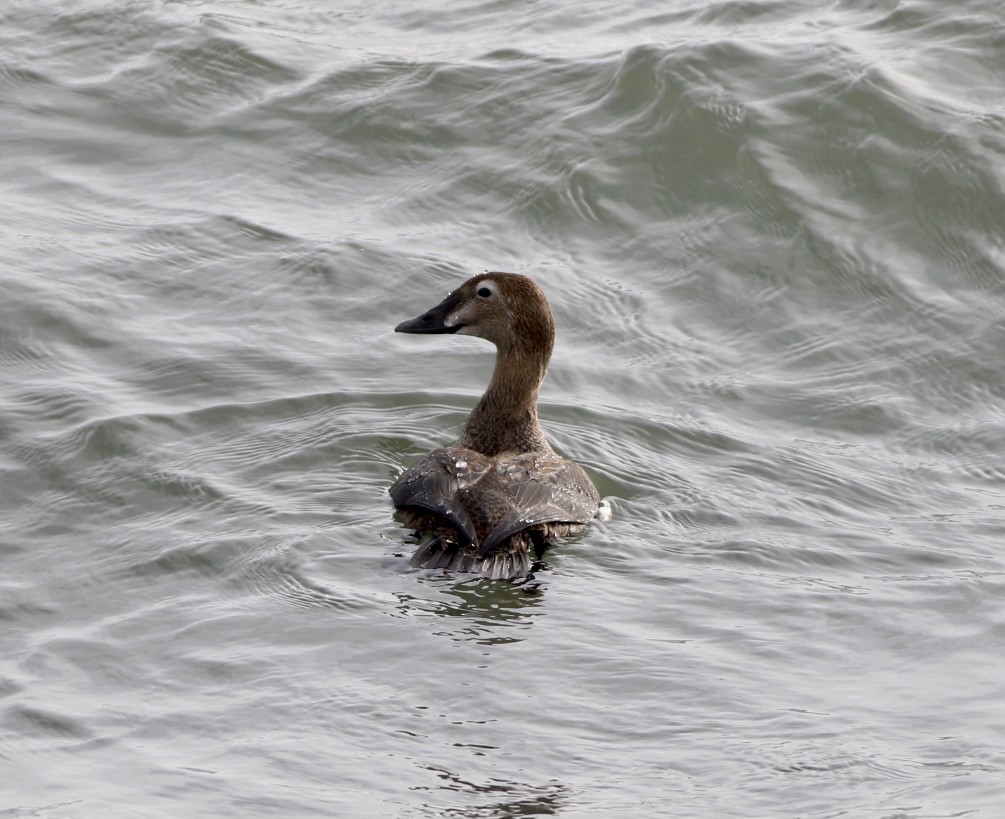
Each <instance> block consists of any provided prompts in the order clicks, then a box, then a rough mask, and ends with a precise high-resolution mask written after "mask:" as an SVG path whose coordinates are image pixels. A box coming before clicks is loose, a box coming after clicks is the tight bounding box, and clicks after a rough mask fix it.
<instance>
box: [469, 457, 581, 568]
mask: <svg viewBox="0 0 1005 819" xmlns="http://www.w3.org/2000/svg"><path fill="white" fill-rule="evenodd" d="M461 494H462V495H463V496H467V497H466V498H465V501H464V506H465V508H466V509H467V510H468V514H469V517H470V518H471V519H472V520H473V522H474V523H475V524H476V528H479V529H483V530H487V534H485V535H484V537H483V538H482V541H481V545H480V546H479V548H478V557H487V556H488V555H490V554H491V553H492V552H493V551H494V550H495V549H496V548H497V547H498V546H499V545H500V544H502V543H504V542H505V541H506V540H507V539H508V538H509V537H511V536H512V535H514V534H516V533H517V532H519V531H522V530H523V529H526V528H528V527H530V526H536V525H538V524H542V523H579V524H586V523H589V522H590V521H592V520H593V519H594V517H596V514H597V505H598V503H599V502H600V494H599V493H598V492H597V489H596V487H595V486H594V485H593V481H591V480H590V479H589V477H588V476H587V474H586V473H585V472H584V471H583V469H582V467H580V466H579V464H576V463H573V462H572V461H567V460H566V459H565V458H560V457H559V456H558V455H555V454H553V453H540V452H525V453H521V454H518V455H512V456H501V457H500V459H499V461H498V463H497V464H496V467H495V469H493V470H491V471H489V472H487V473H486V474H485V475H484V476H483V477H482V478H481V479H480V480H479V481H478V483H477V485H475V486H471V487H468V488H467V489H466V490H464V491H462V492H461ZM486 519H487V520H486ZM485 522H488V523H489V525H488V526H485ZM479 523H481V524H482V526H478V524H479Z"/></svg>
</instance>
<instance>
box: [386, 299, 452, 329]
mask: <svg viewBox="0 0 1005 819" xmlns="http://www.w3.org/2000/svg"><path fill="white" fill-rule="evenodd" d="M460 303H461V295H460V294H459V293H457V292H454V293H451V294H450V295H449V296H447V297H446V298H445V299H444V300H443V301H441V302H440V303H439V304H437V305H436V307H434V308H432V309H431V310H427V311H426V312H425V313H423V314H422V315H421V316H416V317H415V318H413V319H409V320H408V321H403V322H401V324H399V325H398V326H397V327H395V328H394V332H396V333H456V332H457V331H458V330H460V329H461V328H462V327H463V326H464V325H463V324H461V323H460V322H459V321H456V320H454V321H453V322H452V323H450V324H448V323H447V322H448V321H450V316H451V314H452V313H453V312H454V310H456V309H457V306H458V305H459V304H460Z"/></svg>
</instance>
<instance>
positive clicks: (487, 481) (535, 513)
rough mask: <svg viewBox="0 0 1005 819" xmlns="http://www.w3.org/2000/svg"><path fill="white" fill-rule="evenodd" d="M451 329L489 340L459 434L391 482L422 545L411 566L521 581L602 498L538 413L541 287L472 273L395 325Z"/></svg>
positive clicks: (544, 315)
mask: <svg viewBox="0 0 1005 819" xmlns="http://www.w3.org/2000/svg"><path fill="white" fill-rule="evenodd" d="M394 329H395V332H398V333H458V334H460V335H469V336H478V337H479V338H484V339H486V340H487V341H491V342H492V343H493V344H495V346H496V365H495V371H494V372H493V374H492V380H491V382H489V386H488V389H486V390H485V394H484V395H483V396H482V399H481V401H479V402H478V406H476V407H475V408H474V410H472V412H471V415H470V416H469V417H468V420H467V423H466V424H465V425H464V432H463V433H462V434H461V437H460V439H459V440H458V441H457V442H456V443H454V444H451V445H450V446H448V447H445V448H443V449H435V450H433V451H432V452H430V453H429V454H428V455H424V456H423V457H421V458H420V459H419V460H418V461H417V462H416V463H415V464H413V465H412V467H410V468H409V469H407V470H406V471H405V472H404V473H403V474H402V475H401V477H400V478H398V480H397V481H395V482H394V484H393V485H392V486H391V489H390V493H391V499H392V501H393V502H394V505H395V507H396V508H397V510H398V512H399V513H400V515H401V517H402V519H403V520H404V522H405V524H406V525H407V526H409V527H410V528H412V529H415V530H416V534H417V537H419V538H420V543H419V547H418V548H417V549H416V551H415V554H413V555H412V565H413V566H417V567H420V568H427V569H438V568H444V569H451V570H454V571H459V572H478V573H480V574H482V575H484V576H486V577H491V578H517V577H523V576H525V575H526V574H527V573H528V572H529V571H530V568H531V552H533V553H534V555H535V557H538V558H539V557H540V556H541V555H542V554H543V553H544V550H545V549H546V548H547V547H548V546H549V545H550V544H551V542H552V541H553V540H554V539H555V538H559V537H567V536H569V535H573V534H577V533H579V532H581V531H583V530H584V529H585V528H586V525H587V524H589V523H590V521H592V520H593V519H594V518H595V517H596V516H597V509H598V503H599V501H600V496H599V494H598V493H597V490H596V488H595V487H594V486H593V482H592V481H591V480H590V479H589V478H588V477H587V475H586V473H585V472H584V471H583V470H582V468H581V467H579V466H578V465H577V464H574V463H573V462H572V461H567V460H566V459H565V458H562V457H560V456H558V455H556V454H555V451H554V450H553V449H552V448H551V445H550V444H549V443H548V439H547V438H546V437H545V435H544V431H543V430H542V429H541V425H540V423H539V422H538V420H537V396H538V392H539V390H540V388H541V382H542V381H543V380H544V375H545V372H546V371H547V369H548V361H549V359H550V358H551V350H552V347H553V345H554V342H555V322H554V319H553V318H552V315H551V309H550V308H549V307H548V301H547V299H546V298H545V296H544V292H543V291H542V290H541V288H540V287H538V286H537V285H536V284H535V283H534V282H533V281H532V280H531V279H529V278H527V277H526V276H521V275H518V274H516V273H483V274H482V275H480V276H475V277H473V278H471V279H469V280H468V281H466V282H465V283H464V284H462V285H461V286H460V287H459V288H457V289H456V290H455V291H454V292H453V293H451V294H450V295H448V296H447V297H446V299H444V300H443V301H442V302H441V303H440V304H438V305H436V307H434V308H432V309H431V310H429V311H428V312H425V313H423V314H422V315H421V316H418V317H417V318H414V319H411V320H410V321H405V322H402V323H401V324H399V325H398V326H397V327H395V328H394Z"/></svg>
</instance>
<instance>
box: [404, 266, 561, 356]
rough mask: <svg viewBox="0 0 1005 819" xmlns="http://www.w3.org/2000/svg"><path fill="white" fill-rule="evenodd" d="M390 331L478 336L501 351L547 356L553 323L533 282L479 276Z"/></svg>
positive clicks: (512, 275)
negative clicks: (518, 350)
mask: <svg viewBox="0 0 1005 819" xmlns="http://www.w3.org/2000/svg"><path fill="white" fill-rule="evenodd" d="M394 331H395V332H396V333H456V334H458V335H466V336H476V337H478V338H484V339H485V340H486V341H491V342H492V343H493V344H495V346H496V347H497V348H498V349H499V350H500V351H505V350H509V349H512V348H514V347H523V346H531V347H534V348H536V349H537V350H538V351H539V352H544V353H545V355H550V353H551V347H552V344H553V343H554V338H555V321H554V319H553V318H552V315H551V309H550V308H549V307H548V300H547V299H546V298H545V295H544V291H542V290H541V288H540V287H538V286H537V284H535V283H534V281H533V280H532V279H529V278H528V277H527V276H521V275H520V274H518V273H482V274H480V275H478V276H473V277H472V278H470V279H468V280H467V281H466V282H464V284H462V285H461V286H460V287H458V288H457V289H456V290H454V291H453V292H452V293H450V294H449V295H448V296H447V297H446V298H445V299H444V300H443V301H441V302H440V303H439V304H437V305H436V306H435V307H433V308H431V309H430V310H427V311H426V312H425V313H422V314H421V315H419V316H416V317H415V318H413V319H409V320H408V321H403V322H402V323H401V324H399V325H398V326H397V327H395V328H394Z"/></svg>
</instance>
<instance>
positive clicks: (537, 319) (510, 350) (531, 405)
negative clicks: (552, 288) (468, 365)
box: [457, 285, 555, 456]
mask: <svg viewBox="0 0 1005 819" xmlns="http://www.w3.org/2000/svg"><path fill="white" fill-rule="evenodd" d="M531 286H532V287H533V288H534V291H535V292H533V293H528V294H527V295H528V300H527V301H526V302H525V303H524V307H523V308H521V304H520V300H515V301H514V304H513V309H512V311H511V314H510V321H511V332H509V333H507V334H506V336H505V337H503V338H497V339H494V341H495V344H496V363H495V370H494V371H493V373H492V380H491V381H490V382H489V385H488V388H487V389H486V390H485V394H484V395H483V396H482V399H481V401H479V402H478V405H477V406H476V407H475V408H474V409H473V410H472V411H471V415H469V416H468V420H467V423H466V424H465V425H464V432H463V434H462V435H461V438H460V440H459V441H458V442H457V443H458V444H459V445H460V446H466V447H469V448H471V449H474V450H476V451H478V452H481V453H483V454H485V455H489V456H495V455H498V454H499V453H501V452H552V451H553V450H552V448H551V445H550V444H549V443H548V439H547V438H546V437H545V434H544V430H543V429H541V424H540V422H539V421H538V417H537V398H538V393H539V392H540V390H541V383H542V382H543V381H544V376H545V373H547V371H548V362H549V361H550V360H551V351H552V348H553V347H554V344H555V322H554V319H553V318H552V315H551V310H550V309H549V308H548V303H547V301H545V300H544V297H543V294H542V295H539V294H540V290H538V288H537V287H536V286H534V285H531Z"/></svg>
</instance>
